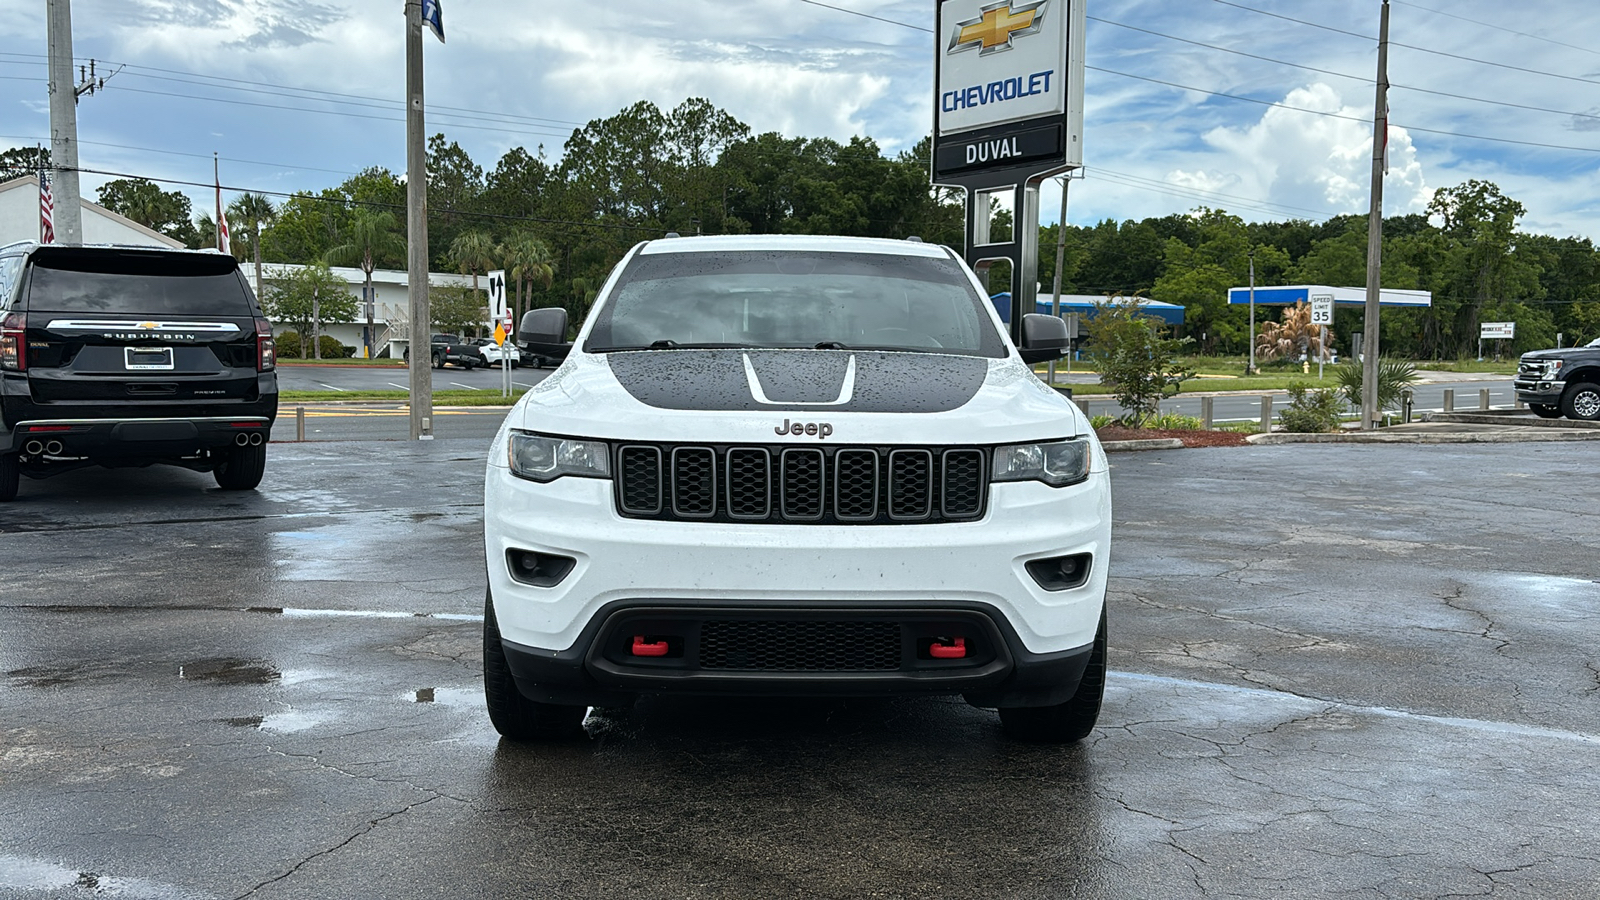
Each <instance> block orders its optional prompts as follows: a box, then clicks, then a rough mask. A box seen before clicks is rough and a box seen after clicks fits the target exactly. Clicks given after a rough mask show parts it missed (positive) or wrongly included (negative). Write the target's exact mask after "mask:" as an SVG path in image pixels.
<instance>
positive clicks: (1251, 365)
mask: <svg viewBox="0 0 1600 900" xmlns="http://www.w3.org/2000/svg"><path fill="white" fill-rule="evenodd" d="M1247 255H1248V256H1249V257H1250V361H1249V362H1247V363H1245V365H1244V373H1245V374H1246V375H1254V374H1256V251H1255V249H1254V248H1251V250H1250V252H1249V253H1248V254H1247Z"/></svg>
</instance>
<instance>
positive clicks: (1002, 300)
mask: <svg viewBox="0 0 1600 900" xmlns="http://www.w3.org/2000/svg"><path fill="white" fill-rule="evenodd" d="M1256 293H1257V294H1258V295H1259V294H1260V293H1261V289H1260V288H1257V289H1256ZM1055 296H1056V295H1055V294H1040V295H1039V296H1038V299H1037V300H1035V301H1034V310H1035V311H1036V312H1039V313H1042V314H1043V315H1047V316H1048V315H1050V314H1051V313H1052V312H1053V311H1054V310H1053V309H1052V308H1051V307H1052V305H1053V303H1054V301H1055ZM989 299H990V300H992V301H993V302H994V308H995V310H996V311H998V312H999V313H1000V321H1002V322H1005V323H1006V324H1008V325H1009V324H1010V323H1011V292H1010V291H1003V292H1001V293H998V294H995V295H994V296H993V297H990V298H989ZM1139 300H1140V304H1141V306H1142V307H1143V309H1144V314H1145V315H1147V316H1150V317H1152V318H1156V319H1160V320H1161V321H1163V322H1165V323H1167V324H1168V325H1182V324H1183V307H1181V306H1179V305H1178V304H1176V303H1162V302H1160V301H1157V300H1146V299H1144V298H1143V297H1141V298H1139ZM1105 302H1106V297H1104V296H1103V295H1100V294H1062V295H1061V314H1062V315H1067V314H1068V313H1077V314H1078V315H1080V316H1083V317H1085V318H1088V317H1090V316H1093V315H1094V307H1095V304H1096V303H1105ZM1110 302H1111V303H1112V304H1113V305H1122V304H1124V303H1126V302H1127V298H1124V297H1113V298H1111V301H1110ZM1257 302H1260V301H1257Z"/></svg>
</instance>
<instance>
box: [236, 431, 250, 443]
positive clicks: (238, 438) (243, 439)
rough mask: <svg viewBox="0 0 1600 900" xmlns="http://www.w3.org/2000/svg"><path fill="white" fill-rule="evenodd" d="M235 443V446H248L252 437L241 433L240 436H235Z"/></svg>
mask: <svg viewBox="0 0 1600 900" xmlns="http://www.w3.org/2000/svg"><path fill="white" fill-rule="evenodd" d="M233 442H234V443H235V444H238V445H239V446H241V447H243V446H245V445H246V444H249V443H250V435H248V434H245V433H244V432H242V431H241V432H239V433H238V434H236V435H234V436H233Z"/></svg>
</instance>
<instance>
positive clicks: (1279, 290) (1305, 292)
mask: <svg viewBox="0 0 1600 900" xmlns="http://www.w3.org/2000/svg"><path fill="white" fill-rule="evenodd" d="M1324 294H1332V295H1333V303H1334V305H1335V306H1364V305H1365V304H1366V302H1367V289H1366V288H1364V287H1358V288H1341V287H1328V286H1327V285H1322V284H1295V285H1289V286H1288V287H1261V286H1259V285H1258V286H1257V287H1256V305H1257V306H1293V305H1294V304H1296V303H1310V302H1311V298H1312V297H1313V296H1321V295H1324ZM1249 302H1250V289H1249V288H1248V287H1236V288H1232V289H1230V290H1229V291H1228V303H1229V304H1231V305H1234V306H1238V305H1241V304H1248V303H1249ZM1378 305H1379V306H1432V305H1433V294H1432V293H1430V292H1428V291H1402V290H1397V289H1395V288H1384V289H1383V290H1381V291H1379V292H1378Z"/></svg>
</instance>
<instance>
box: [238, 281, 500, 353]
mask: <svg viewBox="0 0 1600 900" xmlns="http://www.w3.org/2000/svg"><path fill="white" fill-rule="evenodd" d="M241 268H243V270H244V273H245V275H246V277H248V278H249V279H250V283H251V284H252V285H254V284H255V271H256V269H255V263H254V262H252V261H248V260H247V261H245V262H244V263H243V264H242V266H241ZM303 268H305V266H300V265H294V264H291V263H262V264H261V281H262V285H263V287H264V288H265V290H266V291H267V292H268V293H270V292H271V291H272V282H273V281H275V280H277V279H279V278H282V277H284V276H285V275H287V274H288V273H289V272H292V271H295V270H298V269H303ZM333 274H335V275H337V276H339V277H340V278H343V279H344V280H345V282H346V283H347V284H348V285H349V288H348V290H349V292H350V296H352V297H354V298H356V318H357V319H358V321H355V322H348V323H340V324H334V325H329V324H324V325H323V326H322V333H323V334H326V335H330V336H332V337H334V338H335V339H337V340H338V341H339V343H341V344H344V345H345V346H346V347H354V348H356V355H357V356H360V355H361V348H362V347H363V346H365V342H364V341H363V337H364V335H365V333H366V330H367V317H366V314H365V313H364V312H363V311H362V308H361V288H362V286H363V285H364V284H365V283H366V281H365V279H366V275H365V274H364V273H363V272H362V271H361V270H360V269H358V268H355V267H353V266H334V267H333ZM428 283H429V284H431V285H433V286H434V287H468V288H470V287H472V277H471V276H468V275H457V274H455V273H453V272H429V273H428ZM409 285H410V280H409V278H408V276H407V273H405V272H399V271H396V270H394V269H374V270H373V272H372V292H373V294H374V295H376V303H375V305H374V307H373V310H372V321H373V331H374V332H375V334H374V335H373V341H372V348H373V355H375V356H390V357H393V358H395V359H399V358H400V357H401V356H402V355H404V354H405V350H406V346H407V344H408V343H409V337H410V330H411V328H410V326H411V300H410V287H409ZM486 285H487V282H486V281H484V280H483V279H479V287H480V288H484V287H485V286H486ZM485 302H487V301H485ZM295 327H297V326H294V325H291V324H288V323H284V322H278V321H276V320H274V321H273V323H272V330H273V331H274V332H281V331H284V330H285V329H290V328H295ZM307 350H308V352H309V345H307ZM385 351H387V352H385Z"/></svg>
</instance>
